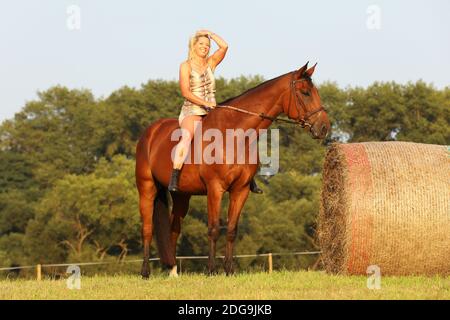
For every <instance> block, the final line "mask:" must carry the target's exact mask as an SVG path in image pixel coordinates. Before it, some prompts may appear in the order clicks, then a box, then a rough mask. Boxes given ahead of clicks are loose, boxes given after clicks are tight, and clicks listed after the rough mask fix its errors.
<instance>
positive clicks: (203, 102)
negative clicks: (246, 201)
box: [169, 30, 262, 193]
mask: <svg viewBox="0 0 450 320" xmlns="http://www.w3.org/2000/svg"><path fill="white" fill-rule="evenodd" d="M211 39H212V40H214V41H215V42H216V43H217V45H218V46H219V49H217V50H216V52H214V54H212V55H210V56H209V50H210V48H211ZM227 50H228V44H227V43H226V42H225V40H223V39H222V38H221V37H220V36H219V35H217V34H215V33H213V32H211V31H208V30H199V31H197V33H196V34H195V35H194V36H193V37H191V39H190V40H189V54H188V59H187V61H184V62H183V63H182V64H181V66H180V88H181V94H182V95H183V97H184V98H185V100H184V103H183V106H182V108H181V112H180V115H179V117H178V122H179V124H180V127H181V128H182V129H184V130H183V136H182V138H181V140H180V142H178V144H177V146H176V149H175V158H174V161H173V170H172V175H171V179H170V183H169V190H170V191H178V190H179V189H178V180H179V176H180V171H181V168H182V166H183V163H184V160H185V158H186V156H187V153H188V151H189V146H190V144H191V140H192V138H193V137H194V132H195V130H196V129H197V127H198V124H199V123H200V121H201V120H202V118H203V116H205V115H206V114H207V113H208V112H209V110H211V109H214V108H215V106H216V99H215V92H216V86H215V80H214V70H215V69H216V67H217V66H218V65H219V63H220V62H221V61H222V60H223V59H224V58H225V55H226V53H227ZM250 189H251V190H252V191H253V192H255V193H262V190H261V189H259V188H258V186H257V185H256V183H255V181H254V180H253V181H252V183H251V185H250Z"/></svg>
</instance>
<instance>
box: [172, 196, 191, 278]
mask: <svg viewBox="0 0 450 320" xmlns="http://www.w3.org/2000/svg"><path fill="white" fill-rule="evenodd" d="M190 199H191V195H188V194H182V193H172V201H173V207H172V214H171V220H172V221H171V226H170V241H171V245H172V248H173V256H174V258H175V257H176V251H177V241H178V237H179V236H180V232H181V220H182V219H183V218H184V217H185V216H186V214H187V212H188V209H189V200H190ZM169 275H170V276H174V277H176V276H178V273H177V265H175V266H173V267H172V270H171V271H170V273H169Z"/></svg>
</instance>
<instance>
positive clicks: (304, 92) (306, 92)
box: [301, 91, 309, 97]
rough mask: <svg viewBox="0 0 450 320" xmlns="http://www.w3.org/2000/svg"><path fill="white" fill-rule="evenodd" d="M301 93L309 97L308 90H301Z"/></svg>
mask: <svg viewBox="0 0 450 320" xmlns="http://www.w3.org/2000/svg"><path fill="white" fill-rule="evenodd" d="M301 92H302V94H303V95H305V96H308V97H309V92H308V91H301Z"/></svg>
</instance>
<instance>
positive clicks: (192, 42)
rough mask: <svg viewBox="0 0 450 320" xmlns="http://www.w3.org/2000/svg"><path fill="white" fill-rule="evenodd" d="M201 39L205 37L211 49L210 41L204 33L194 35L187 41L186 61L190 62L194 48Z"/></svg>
mask: <svg viewBox="0 0 450 320" xmlns="http://www.w3.org/2000/svg"><path fill="white" fill-rule="evenodd" d="M201 37H205V38H207V39H208V41H209V45H210V47H211V39H209V37H208V35H207V34H206V33H203V34H196V35H194V36H192V37H191V38H190V39H189V52H188V61H191V60H192V59H193V57H194V46H195V44H196V43H197V42H198V40H199V39H200V38H201Z"/></svg>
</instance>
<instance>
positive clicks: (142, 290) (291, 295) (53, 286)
mask: <svg viewBox="0 0 450 320" xmlns="http://www.w3.org/2000/svg"><path fill="white" fill-rule="evenodd" d="M0 299H2V300H5V299H173V300H176V299H213V300H215V299H244V300H245V299H289V300H294V299H295V300H297V299H450V277H445V278H444V277H382V279H381V289H379V290H369V289H368V288H367V278H366V277H356V276H333V275H328V274H325V273H322V272H307V271H303V272H290V271H289V272H288V271H284V272H274V273H272V274H270V275H269V274H267V273H254V274H239V275H236V276H232V277H226V276H224V275H218V276H213V277H208V276H206V275H201V274H183V275H182V276H180V277H178V278H168V277H165V276H161V275H159V276H154V277H151V278H150V279H149V280H142V279H141V278H140V277H139V276H137V275H136V276H130V275H128V276H124V275H120V276H119V275H117V276H94V277H82V278H81V289H79V290H77V289H72V290H71V289H68V288H67V286H66V280H43V281H40V282H38V281H36V280H1V281H0Z"/></svg>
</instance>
